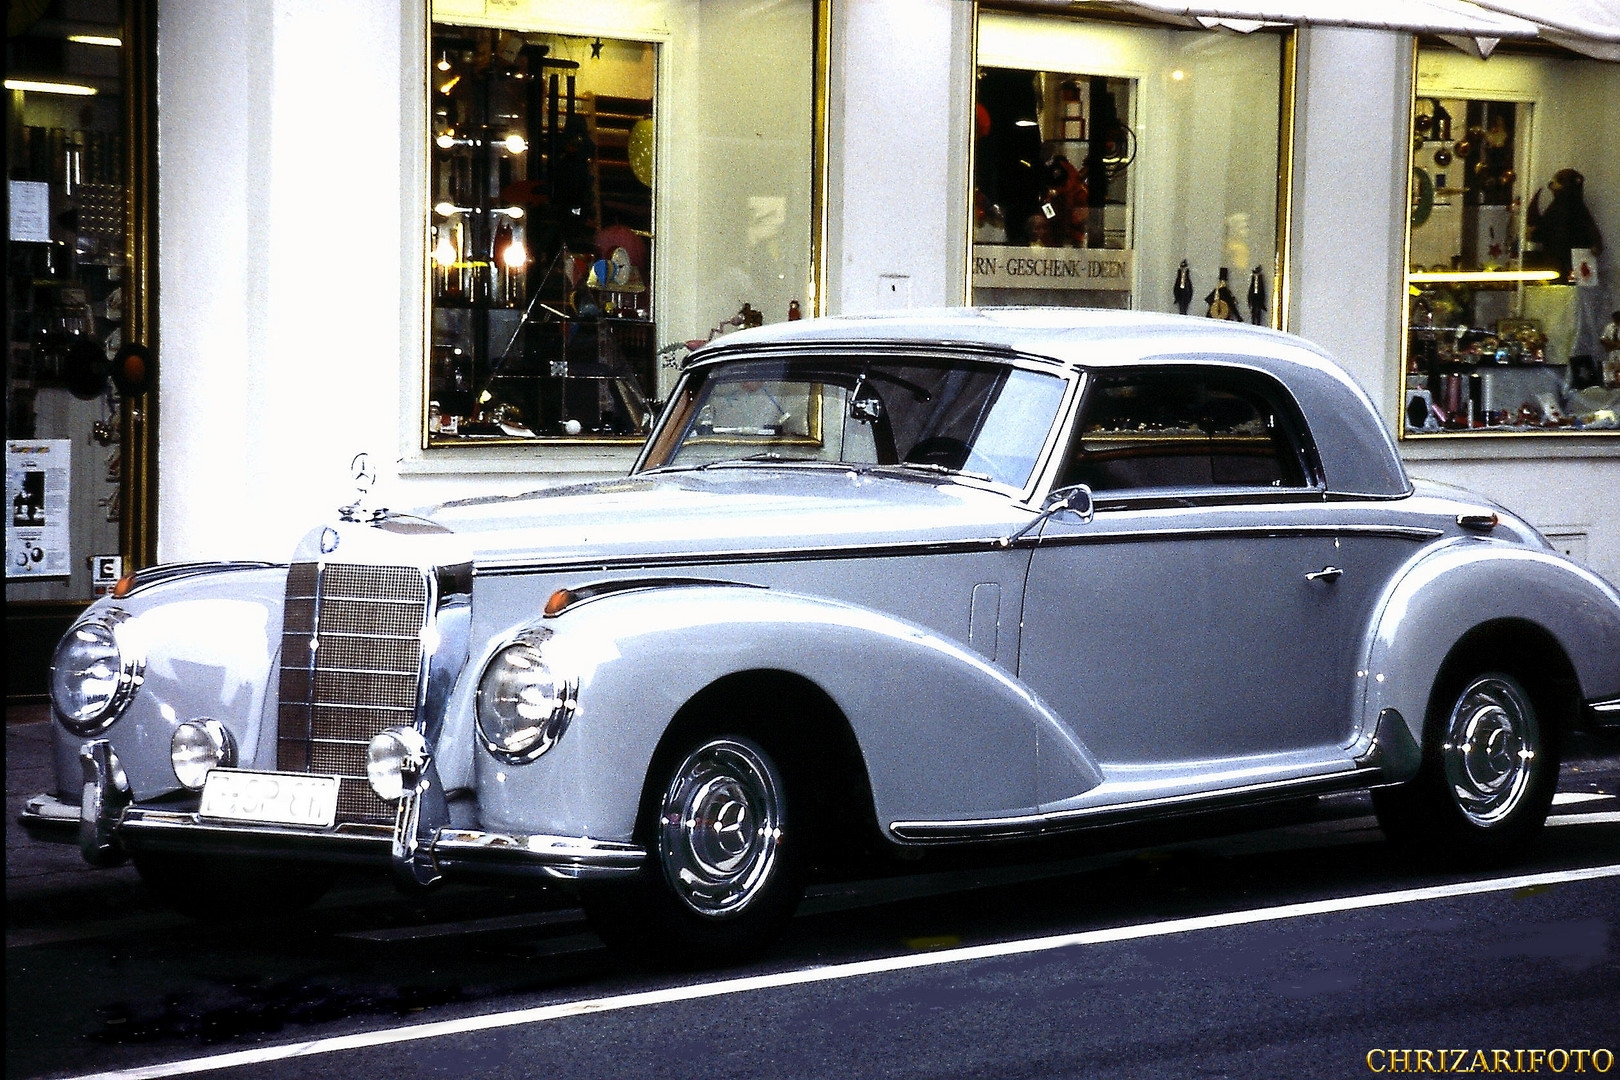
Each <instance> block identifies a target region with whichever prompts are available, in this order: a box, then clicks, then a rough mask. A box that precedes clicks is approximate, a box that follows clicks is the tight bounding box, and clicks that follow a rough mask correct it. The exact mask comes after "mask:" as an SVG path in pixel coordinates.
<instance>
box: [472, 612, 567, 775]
mask: <svg viewBox="0 0 1620 1080" xmlns="http://www.w3.org/2000/svg"><path fill="white" fill-rule="evenodd" d="M550 637H551V631H550V630H549V629H545V628H540V629H534V630H525V631H523V632H522V633H520V634H518V635H517V636H515V637H514V638H512V640H511V641H508V642H507V643H506V644H504V645H502V646H501V647H500V648H498V649H496V650H495V651H494V652H493V653H491V654H490V657H489V659H488V660H487V661H485V663H484V669H483V671H482V672H480V673H479V676H478V692H477V694H476V695H475V699H474V706H473V722H474V726H475V727H477V729H478V738H479V740H480V741H481V742H482V743H483V744H484V749H485V750H487V751H489V753H490V754H491V755H493V756H494V757H496V758H498V759H499V760H501V761H504V762H506V763H507V764H510V765H526V764H528V763H529V762H532V761H534V760H536V759H538V758H539V757H540V756H541V755H542V754H545V753H546V752H547V751H549V750H550V749H551V748H552V747H554V746H556V745H557V743H558V742H559V741H560V740H561V739H562V737H563V735H564V734H566V733H567V731H568V725H569V723H570V722H571V721H572V720H573V718H574V713H575V712H576V711H577V709H578V702H579V680H578V678H577V677H575V676H571V675H563V674H561V673H559V672H558V671H557V669H556V667H555V666H553V664H552V663H551V662H549V661H548V660H547V659H546V656H545V652H546V651H547V650H545V649H544V643H545V642H546V641H547V640H548V639H549V638H550ZM513 650H526V651H527V652H529V653H530V654H531V655H532V657H533V659H534V661H535V663H537V664H538V665H539V666H541V667H543V668H544V669H545V670H546V672H547V674H548V675H549V676H550V679H551V681H552V687H553V692H552V701H553V706H552V709H551V711H550V713H549V715H547V716H546V717H545V718H543V719H542V720H540V721H539V722H538V723H536V724H534V725H533V730H532V733H531V734H530V735H529V736H528V737H527V738H526V739H524V740H523V741H522V742H521V743H513V742H512V741H511V740H510V739H507V740H502V739H501V738H499V737H497V735H493V734H491V732H490V727H491V726H492V725H491V724H490V723H489V722H488V720H486V717H489V718H490V719H499V717H498V716H493V715H492V714H493V713H494V711H495V708H496V703H495V700H494V695H493V694H492V693H491V692H490V678H491V674H492V673H493V672H495V670H496V665H497V664H501V663H503V662H504V660H505V657H506V656H507V655H508V654H509V653H511V652H512V651H513Z"/></svg>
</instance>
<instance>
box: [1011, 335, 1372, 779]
mask: <svg viewBox="0 0 1620 1080" xmlns="http://www.w3.org/2000/svg"><path fill="white" fill-rule="evenodd" d="M1313 461H1314V455H1313V454H1312V453H1311V452H1310V448H1309V442H1308V439H1307V438H1306V437H1305V433H1304V426H1303V421H1302V420H1301V419H1300V417H1299V413H1298V409H1297V407H1295V406H1294V405H1293V403H1292V399H1291V398H1289V396H1288V395H1287V393H1286V391H1285V390H1283V388H1282V387H1281V386H1280V385H1279V384H1277V383H1276V382H1275V381H1274V380H1272V379H1270V377H1269V376H1266V375H1264V374H1262V373H1260V372H1256V371H1248V370H1243V369H1241V368H1238V367H1223V366H1215V365H1193V364H1181V365H1174V364H1171V365H1162V366H1156V367H1146V368H1140V369H1130V370H1126V371H1116V372H1110V373H1107V374H1099V375H1095V376H1093V377H1092V378H1091V380H1090V384H1089V386H1088V389H1087V392H1086V398H1085V401H1084V403H1083V405H1082V409H1081V413H1080V416H1079V419H1078V421H1077V428H1076V431H1075V432H1074V434H1073V436H1072V438H1071V441H1070V450H1069V455H1068V459H1067V463H1066V468H1065V472H1064V474H1063V475H1062V476H1061V477H1060V483H1070V484H1072V483H1085V484H1087V485H1089V486H1090V487H1091V488H1092V490H1093V493H1094V507H1095V514H1094V517H1093V518H1092V519H1091V520H1089V521H1081V520H1078V519H1076V518H1075V517H1074V516H1073V515H1070V514H1064V513H1060V514H1057V515H1054V516H1053V517H1052V518H1051V519H1050V520H1049V521H1048V522H1047V523H1046V524H1045V526H1044V528H1043V530H1042V533H1041V538H1040V542H1039V544H1038V546H1037V547H1036V550H1035V552H1034V554H1033V556H1032V559H1031V564H1030V571H1029V578H1028V582H1027V586H1026V596H1025V603H1024V619H1023V622H1024V627H1023V637H1022V642H1021V649H1020V653H1019V676H1020V678H1021V679H1022V680H1023V681H1024V682H1025V683H1026V684H1028V685H1029V686H1030V687H1031V688H1033V689H1034V690H1035V691H1036V692H1037V693H1039V694H1040V695H1041V696H1042V698H1044V699H1045V700H1046V701H1047V702H1048V703H1049V704H1051V705H1052V706H1053V707H1054V708H1055V709H1056V711H1057V712H1059V713H1060V714H1061V715H1062V716H1064V717H1065V718H1066V719H1067V720H1068V721H1069V723H1070V724H1071V726H1072V727H1073V729H1074V731H1075V734H1076V735H1077V736H1078V737H1079V739H1080V741H1081V742H1083V743H1084V744H1085V745H1086V746H1087V747H1088V748H1089V749H1090V750H1091V752H1092V753H1093V754H1094V755H1095V756H1096V757H1097V759H1098V761H1099V762H1100V763H1101V764H1102V765H1103V767H1104V769H1105V771H1106V770H1108V769H1109V768H1110V767H1113V768H1114V769H1115V770H1116V774H1118V775H1123V774H1124V773H1121V772H1120V770H1124V772H1125V773H1129V772H1131V770H1136V771H1135V773H1134V774H1133V775H1138V776H1141V777H1142V778H1143V783H1144V785H1146V786H1145V787H1144V791H1143V795H1144V796H1148V795H1151V794H1153V793H1154V792H1151V791H1149V790H1147V787H1151V785H1152V784H1153V783H1154V782H1155V781H1154V780H1153V779H1152V778H1153V777H1154V775H1155V772H1156V770H1157V772H1158V773H1160V774H1162V777H1164V778H1169V779H1170V780H1173V781H1174V780H1177V779H1178V778H1179V781H1178V782H1179V787H1180V789H1182V790H1185V789H1186V783H1185V781H1187V778H1188V777H1190V776H1195V775H1196V774H1200V773H1201V774H1204V775H1206V776H1207V777H1208V778H1209V784H1210V785H1211V786H1224V785H1230V784H1239V783H1243V782H1245V781H1248V782H1262V781H1264V780H1266V779H1271V778H1276V777H1277V776H1279V775H1286V774H1287V773H1288V772H1289V771H1290V770H1292V771H1293V772H1295V773H1296V774H1297V773H1298V772H1299V771H1301V770H1309V768H1310V767H1311V764H1310V763H1311V762H1312V761H1313V760H1317V759H1326V758H1328V757H1330V756H1331V755H1332V754H1333V753H1334V752H1335V749H1334V748H1335V747H1336V746H1337V744H1338V743H1339V741H1340V740H1341V739H1342V738H1343V736H1344V733H1345V731H1346V725H1347V723H1348V707H1347V705H1346V702H1347V701H1348V695H1349V687H1348V685H1344V684H1343V683H1344V680H1343V679H1342V678H1341V677H1338V676H1337V675H1335V676H1334V678H1333V680H1329V678H1328V676H1329V669H1330V668H1331V667H1334V666H1335V665H1331V664H1329V663H1327V662H1326V661H1325V659H1324V653H1323V651H1322V648H1321V641H1320V638H1321V636H1322V633H1323V630H1324V628H1326V627H1329V626H1332V625H1335V624H1334V620H1332V619H1331V618H1330V614H1331V611H1332V605H1333V598H1332V588H1333V584H1334V578H1333V575H1332V572H1331V571H1332V567H1331V563H1330V562H1329V556H1330V554H1331V551H1332V545H1333V539H1332V536H1331V530H1329V529H1326V528H1325V527H1323V526H1324V525H1325V524H1326V523H1325V522H1322V523H1317V524H1315V525H1313V524H1312V523H1311V520H1310V519H1311V517H1312V514H1313V512H1314V511H1313V508H1316V507H1320V506H1321V505H1322V501H1323V500H1322V493H1321V488H1320V485H1319V483H1318V478H1317V472H1318V470H1317V469H1316V468H1315V467H1314V465H1313ZM1324 571H1326V573H1324ZM1045 772H1046V770H1043V779H1042V786H1043V789H1044V792H1043V801H1044V802H1048V803H1051V802H1054V801H1059V800H1061V798H1062V797H1063V778H1062V777H1061V775H1045ZM1193 782H1194V784H1195V786H1196V781H1193Z"/></svg>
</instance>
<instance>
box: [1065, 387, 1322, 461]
mask: <svg viewBox="0 0 1620 1080" xmlns="http://www.w3.org/2000/svg"><path fill="white" fill-rule="evenodd" d="M1079 423H1080V430H1079V432H1078V437H1077V438H1076V440H1075V442H1074V445H1073V446H1072V447H1071V450H1070V455H1069V461H1068V464H1067V468H1066V469H1065V472H1064V476H1063V478H1062V482H1063V483H1065V484H1089V485H1090V486H1091V488H1092V490H1093V491H1097V492H1111V491H1127V490H1132V489H1138V490H1139V489H1159V488H1264V487H1275V488H1297V487H1305V486H1307V484H1308V482H1309V481H1308V479H1307V471H1306V469H1305V466H1304V463H1303V458H1302V455H1301V453H1300V448H1299V445H1298V440H1297V438H1296V435H1295V432H1296V431H1297V429H1298V425H1297V423H1296V422H1295V420H1294V409H1293V405H1292V402H1291V400H1290V399H1289V398H1288V396H1287V394H1286V393H1285V392H1284V391H1283V389H1282V387H1281V386H1279V385H1277V384H1276V383H1275V382H1274V381H1272V380H1271V379H1269V378H1268V377H1266V376H1264V375H1260V374H1258V373H1255V372H1246V371H1236V370H1221V369H1212V368H1195V367H1173V368H1152V369H1137V370H1131V371H1124V372H1103V373H1100V374H1096V375H1094V376H1093V377H1092V380H1091V385H1090V388H1089V389H1088V391H1087V393H1086V401H1085V405H1084V406H1083V408H1082V410H1081V414H1080V421H1079Z"/></svg>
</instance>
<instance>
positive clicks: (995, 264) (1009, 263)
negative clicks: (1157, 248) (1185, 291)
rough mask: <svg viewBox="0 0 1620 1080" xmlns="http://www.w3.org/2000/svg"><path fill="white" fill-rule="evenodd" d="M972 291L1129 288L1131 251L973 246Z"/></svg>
mask: <svg viewBox="0 0 1620 1080" xmlns="http://www.w3.org/2000/svg"><path fill="white" fill-rule="evenodd" d="M973 287H974V288H975V289H1109V290H1114V291H1119V292H1128V291H1130V287H1131V252H1130V251H1123V250H1119V249H1115V248H1050V247H1010V246H1008V245H1006V244H974V245H973Z"/></svg>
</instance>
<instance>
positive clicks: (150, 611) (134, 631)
mask: <svg viewBox="0 0 1620 1080" xmlns="http://www.w3.org/2000/svg"><path fill="white" fill-rule="evenodd" d="M286 580H287V570H286V568H285V567H264V568H248V569H232V570H230V571H229V572H221V573H212V574H210V573H196V574H192V575H189V576H185V577H183V578H181V577H177V578H175V579H173V580H168V581H164V582H162V583H160V584H157V585H154V586H152V587H151V588H149V589H142V590H137V591H136V592H134V593H132V594H131V595H130V596H129V597H127V598H125V599H121V600H107V599H103V600H99V601H97V602H96V603H95V604H94V605H93V606H92V607H91V608H90V610H89V611H87V612H86V613H85V617H87V618H88V617H91V616H94V615H96V614H97V613H99V612H102V611H105V610H108V609H112V608H116V609H119V610H122V611H124V612H125V613H127V614H128V615H130V616H132V619H131V621H130V622H129V623H127V624H126V627H127V629H128V631H129V635H130V637H131V639H132V640H135V641H137V642H138V643H139V645H140V647H141V649H142V651H143V653H144V655H145V658H146V665H145V671H144V673H143V679H142V682H141V686H140V689H139V690H138V691H136V693H135V696H134V697H133V698H132V699H131V700H130V703H129V706H128V708H127V709H126V710H125V711H124V714H123V715H122V716H120V717H119V718H118V719H117V720H116V721H114V722H113V724H112V726H111V727H110V728H108V729H107V731H105V732H104V733H101V734H99V735H93V736H89V737H88V738H100V739H105V740H107V741H108V742H109V743H110V744H111V746H112V749H113V751H114V752H115V753H116V754H117V755H118V759H119V763H120V764H121V765H122V766H123V769H124V772H125V775H127V776H128V777H129V782H130V787H131V791H132V794H133V795H134V797H135V798H137V799H150V798H154V797H156V796H159V795H164V794H167V793H169V792H171V791H176V790H178V789H179V787H180V784H179V782H178V781H177V780H176V779H175V776H174V769H173V766H172V765H171V763H170V758H169V739H170V736H171V735H173V733H174V729H175V727H176V726H177V725H178V724H180V723H181V722H182V721H185V720H196V719H199V718H203V717H207V718H210V719H214V720H218V721H220V722H221V723H223V724H224V725H225V726H226V727H227V728H228V729H230V732H231V735H232V736H233V737H234V738H235V739H236V745H237V748H238V751H239V754H240V758H239V760H240V761H241V763H242V764H243V765H245V766H247V767H250V768H273V767H274V761H275V738H274V734H275V732H274V727H273V724H274V720H273V712H274V705H275V701H274V694H275V686H274V682H273V680H272V679H271V678H270V673H271V671H272V670H273V662H274V658H275V654H276V651H277V649H278V648H279V646H280V643H281V642H280V634H281V609H282V605H283V603H284V600H285V596H284V593H285V589H286ZM267 715H269V716H270V717H271V718H270V720H269V724H267V723H266V720H267ZM54 727H55V758H56V760H55V765H56V777H57V788H58V790H59V791H62V792H73V791H77V790H78V788H79V786H80V784H81V783H82V775H81V768H82V767H81V765H80V763H79V748H80V747H81V746H83V745H84V743H85V741H86V737H81V736H78V735H75V734H73V733H72V732H70V731H68V730H67V729H66V728H64V727H62V725H61V724H55V725H54Z"/></svg>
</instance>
